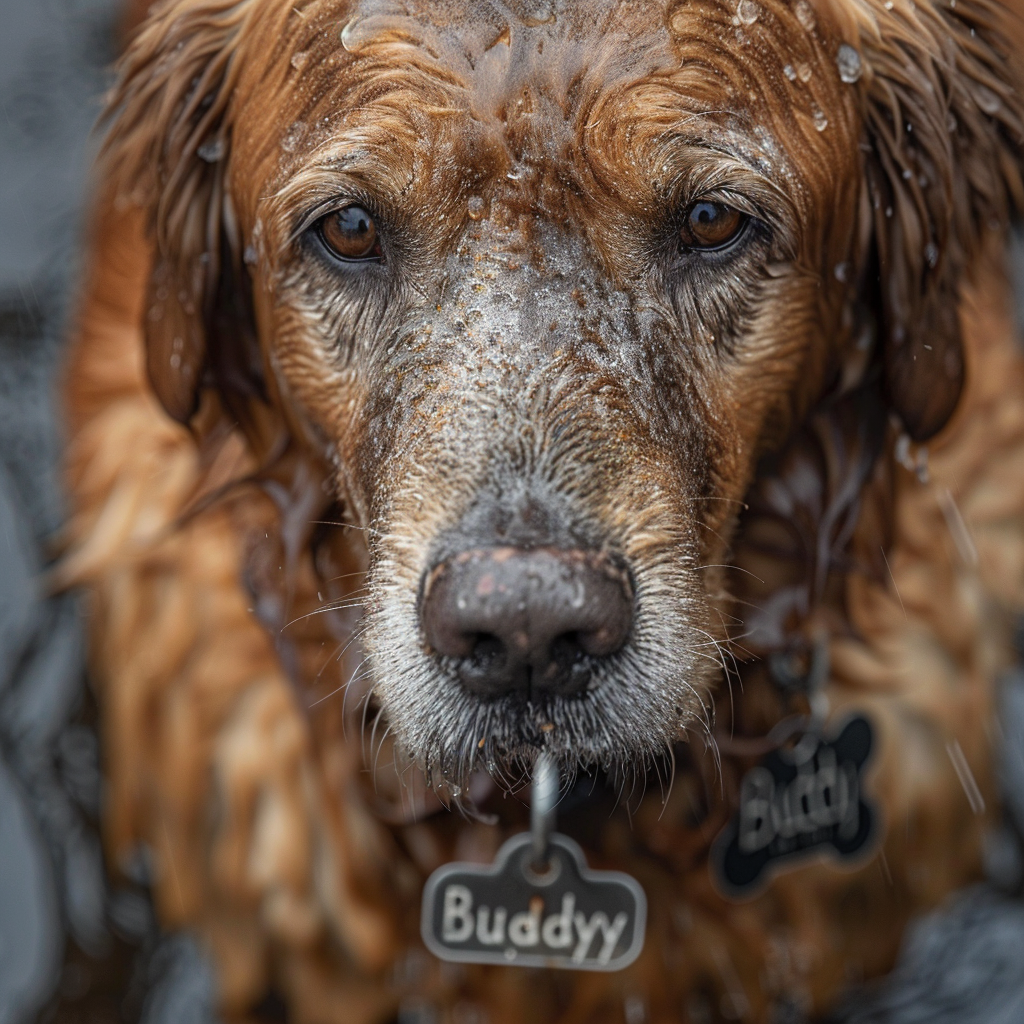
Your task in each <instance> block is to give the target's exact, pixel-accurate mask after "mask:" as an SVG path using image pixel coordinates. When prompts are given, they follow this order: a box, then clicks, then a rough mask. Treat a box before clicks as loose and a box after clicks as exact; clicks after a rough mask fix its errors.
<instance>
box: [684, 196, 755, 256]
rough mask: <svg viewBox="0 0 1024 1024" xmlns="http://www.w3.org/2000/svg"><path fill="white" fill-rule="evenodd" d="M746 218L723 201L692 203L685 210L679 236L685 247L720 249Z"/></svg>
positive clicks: (727, 242)
mask: <svg viewBox="0 0 1024 1024" xmlns="http://www.w3.org/2000/svg"><path fill="white" fill-rule="evenodd" d="M746 220H747V219H746V217H745V216H744V215H743V214H742V213H740V212H739V210H734V209H733V208H732V207H731V206H726V205H725V204H724V203H711V202H700V203H694V204H693V206H691V207H690V208H689V209H688V210H687V211H686V214H685V216H684V218H683V226H682V228H681V229H680V232H679V237H680V239H681V241H682V243H683V245H684V246H685V247H686V248H687V249H721V248H722V247H723V246H726V245H728V244H729V243H730V242H731V241H732V240H733V239H734V238H736V236H737V235H738V234H739V233H740V231H742V230H743V225H744V224H745V223H746Z"/></svg>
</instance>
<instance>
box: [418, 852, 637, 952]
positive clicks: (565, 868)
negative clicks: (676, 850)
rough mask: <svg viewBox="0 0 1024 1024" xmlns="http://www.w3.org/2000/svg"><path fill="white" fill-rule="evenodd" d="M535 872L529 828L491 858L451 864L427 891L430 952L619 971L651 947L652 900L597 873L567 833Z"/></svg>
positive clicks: (615, 875)
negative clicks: (647, 941) (647, 943)
mask: <svg viewBox="0 0 1024 1024" xmlns="http://www.w3.org/2000/svg"><path fill="white" fill-rule="evenodd" d="M548 838H549V842H548V847H547V857H546V870H545V871H544V873H543V874H538V873H537V872H536V871H535V870H534V868H533V867H532V865H533V863H534V861H535V858H534V855H533V849H532V838H531V835H530V833H528V832H524V833H522V834H520V835H517V836H513V837H512V838H511V839H509V840H508V841H507V842H506V843H505V844H504V845H503V846H502V847H501V849H500V850H499V851H498V856H497V858H496V859H495V862H494V864H492V865H490V866H480V865H477V864H446V865H444V866H443V867H440V868H438V869H437V870H436V871H435V872H434V873H433V874H432V875H431V876H430V878H429V880H428V881H427V884H426V888H425V889H424V890H423V910H422V917H421V919H420V927H421V931H422V934H423V941H424V942H425V943H426V945H427V948H428V949H429V950H430V951H431V952H432V953H433V954H434V955H435V956H437V957H440V958H441V959H442V960H456V961H461V962H463V963H480V964H515V965H517V966H523V967H562V968H566V969H569V970H574V971H618V970H621V969H622V968H623V967H626V966H627V965H628V964H631V963H632V962H633V961H634V960H635V959H636V958H637V957H638V956H639V955H640V950H641V949H642V948H643V944H644V927H645V924H646V920H647V899H646V897H645V895H644V891H643V889H642V888H641V887H640V884H639V883H638V882H637V881H636V879H635V878H631V877H630V876H629V875H626V874H623V873H622V872H621V871H591V870H590V869H589V868H588V867H587V862H586V859H585V858H584V856H583V851H582V850H581V849H580V848H579V846H578V845H577V844H576V843H575V842H573V841H572V840H571V839H569V838H568V837H567V836H563V835H560V834H559V833H553V834H551V835H550V837H548Z"/></svg>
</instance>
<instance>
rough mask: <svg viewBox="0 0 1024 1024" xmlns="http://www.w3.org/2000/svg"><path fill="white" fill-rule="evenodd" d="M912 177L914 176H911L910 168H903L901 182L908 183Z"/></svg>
mask: <svg viewBox="0 0 1024 1024" xmlns="http://www.w3.org/2000/svg"><path fill="white" fill-rule="evenodd" d="M913 176H914V175H913V172H912V171H911V170H910V168H909V167H904V168H903V180H904V181H910V179H911V178H912V177H913Z"/></svg>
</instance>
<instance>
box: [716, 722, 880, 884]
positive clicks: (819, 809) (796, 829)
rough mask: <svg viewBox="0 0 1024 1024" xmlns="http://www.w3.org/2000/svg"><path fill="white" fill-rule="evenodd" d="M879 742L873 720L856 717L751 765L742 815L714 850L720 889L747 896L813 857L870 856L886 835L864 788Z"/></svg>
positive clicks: (742, 790)
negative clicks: (881, 832)
mask: <svg viewBox="0 0 1024 1024" xmlns="http://www.w3.org/2000/svg"><path fill="white" fill-rule="evenodd" d="M873 742H874V740H873V735H872V729H871V723H870V722H869V721H868V719H867V718H865V717H864V716H863V715H854V716H853V717H851V718H849V719H848V720H847V721H846V722H845V723H844V724H843V726H842V728H840V729H839V730H838V732H837V733H835V734H834V735H832V736H831V737H829V736H822V735H818V734H816V733H815V732H808V733H805V734H804V736H803V737H802V738H801V740H800V741H799V742H798V743H797V744H796V745H795V747H794V748H793V749H792V750H785V749H782V748H780V749H779V750H776V751H773V752H772V753H770V754H769V755H768V756H767V757H766V758H765V759H764V760H763V761H762V762H761V763H760V764H759V765H758V766H757V767H755V768H752V769H750V771H748V772H747V773H746V775H744V776H743V780H742V782H741V783H740V805H739V808H738V810H737V813H736V815H735V817H734V818H733V820H732V821H731V822H730V823H729V825H728V826H727V827H726V828H725V830H724V831H723V832H722V834H721V835H720V836H719V837H718V839H717V840H716V841H715V844H714V846H713V847H712V850H711V867H712V875H713V878H714V880H715V882H716V884H717V886H718V888H719V890H721V892H722V893H723V894H724V895H726V896H728V897H730V898H733V899H744V898H746V897H749V896H753V895H755V894H756V893H757V892H758V891H759V890H760V889H761V888H762V887H763V886H764V885H765V884H766V883H767V881H768V879H769V878H770V876H771V875H773V874H774V873H776V872H777V871H780V870H782V869H783V867H787V866H789V865H791V864H793V863H794V862H799V861H801V860H804V859H806V858H808V857H813V856H815V855H826V856H831V857H832V858H834V859H836V860H839V861H847V862H851V861H857V860H860V859H861V858H863V857H864V856H865V855H866V854H867V852H868V851H869V850H870V849H871V845H872V844H873V841H874V840H876V839H877V838H878V833H879V828H878V812H877V810H876V809H875V807H874V806H873V804H872V803H871V801H870V800H869V799H868V798H867V796H866V795H865V786H864V774H865V767H866V765H867V763H868V759H869V756H870V754H871V747H872V745H873Z"/></svg>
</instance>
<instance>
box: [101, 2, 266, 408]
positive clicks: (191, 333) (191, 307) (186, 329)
mask: <svg viewBox="0 0 1024 1024" xmlns="http://www.w3.org/2000/svg"><path fill="white" fill-rule="evenodd" d="M251 6H252V2H251V0H185V2H183V3H170V4H164V5H162V6H161V7H159V8H157V11H156V13H155V14H154V15H153V16H151V17H150V19H149V20H148V21H147V22H146V23H145V24H144V25H143V26H142V28H141V30H140V32H139V33H138V35H137V36H136V37H135V39H134V40H133V42H132V43H131V44H130V46H129V48H128V50H127V52H126V54H125V56H124V58H123V60H122V62H121V65H120V68H119V71H120V75H119V83H118V85H117V87H116V88H115V91H114V93H113V96H112V99H111V102H110V106H109V108H108V109H109V110H110V111H112V124H111V128H110V133H109V136H108V139H107V143H106V148H105V158H106V160H107V162H108V166H109V169H110V175H111V179H112V181H113V182H114V187H115V188H116V189H117V197H118V200H119V201H122V202H123V201H124V200H125V198H128V199H130V200H132V201H135V202H139V203H141V204H142V205H143V206H144V207H145V208H146V209H147V210H148V212H149V217H150V225H149V226H150V230H151V233H152V240H153V246H154V255H153V267H152V271H151V275H150V283H149V289H148V295H147V301H146V314H145V321H144V331H145V339H146V366H147V370H148V373H149V379H150V381H151V383H152V386H153V389H154V391H155V392H156V394H157V396H158V397H159V399H160V401H161V402H162V403H163V405H164V407H165V408H166V410H167V412H168V413H169V414H170V415H171V416H173V417H174V418H175V419H176V420H179V421H181V422H183V423H184V422H187V421H188V420H189V419H190V418H191V417H192V415H193V413H194V412H195V411H196V408H197V405H198V401H199V392H200V387H201V385H202V384H203V383H204V378H205V379H209V378H210V377H211V376H212V377H214V378H217V377H228V378H233V380H231V383H232V384H233V385H234V386H235V387H241V388H242V389H243V390H244V388H245V387H246V386H247V383H246V382H248V385H249V386H250V387H254V388H255V390H256V391H260V390H261V388H260V386H259V380H258V379H259V374H260V371H259V358H258V352H257V351H255V348H256V346H255V337H254V331H253V330H252V327H251V323H252V313H251V307H250V304H249V302H248V301H247V296H248V292H249V289H248V287H247V286H248V280H247V278H248V275H247V273H246V270H245V266H244V263H243V260H242V257H241V253H240V243H239V235H238V229H237V225H236V224H235V219H234V214H233V210H232V205H231V198H230V194H229V192H228V190H227V187H226V186H227V168H228V162H229V156H230V149H231V97H232V90H233V88H234V84H235V80H236V78H237V75H238V61H237V59H236V57H237V50H238V45H239V39H240V36H241V34H242V29H243V27H244V24H245V21H246V19H247V18H248V16H249V13H250V7H251ZM225 307H229V308H227V309H225ZM240 307H244V308H240ZM225 332H226V336H225ZM215 335H221V337H217V338H215V337H214V336H215ZM247 335H248V337H247ZM227 364H231V365H230V366H229V365H227ZM239 369H240V370H241V372H240V373H239V372H238V371H239ZM254 378H255V379H254ZM215 382H216V380H215Z"/></svg>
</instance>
